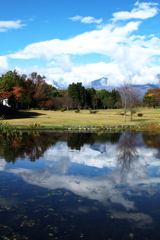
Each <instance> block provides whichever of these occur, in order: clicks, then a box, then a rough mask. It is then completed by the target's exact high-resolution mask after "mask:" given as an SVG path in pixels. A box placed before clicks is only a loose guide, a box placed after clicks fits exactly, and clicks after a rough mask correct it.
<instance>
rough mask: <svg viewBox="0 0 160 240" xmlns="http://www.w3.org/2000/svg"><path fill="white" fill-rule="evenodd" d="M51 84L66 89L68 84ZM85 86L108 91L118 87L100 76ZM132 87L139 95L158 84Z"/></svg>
mask: <svg viewBox="0 0 160 240" xmlns="http://www.w3.org/2000/svg"><path fill="white" fill-rule="evenodd" d="M53 85H54V86H55V87H56V88H57V89H61V90H62V89H67V88H68V86H65V85H63V82H62V83H61V84H58V83H57V82H53ZM83 86H84V87H85V88H92V87H93V88H94V89H95V90H101V89H106V90H108V91H112V90H113V89H116V90H118V88H119V87H115V86H109V85H108V78H105V77H102V78H100V79H96V80H94V81H91V82H90V83H88V84H86V85H85V84H83ZM133 86H134V88H137V90H138V91H139V92H140V95H144V94H145V93H146V92H147V91H148V90H149V89H151V88H158V85H156V84H151V83H146V84H142V85H141V84H135V85H133Z"/></svg>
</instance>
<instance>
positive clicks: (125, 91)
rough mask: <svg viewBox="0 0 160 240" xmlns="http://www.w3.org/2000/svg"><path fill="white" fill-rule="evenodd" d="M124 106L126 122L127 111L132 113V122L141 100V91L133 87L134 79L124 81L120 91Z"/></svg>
mask: <svg viewBox="0 0 160 240" xmlns="http://www.w3.org/2000/svg"><path fill="white" fill-rule="evenodd" d="M119 92H120V95H121V99H122V106H123V108H124V121H126V114H127V110H129V112H130V121H132V115H133V109H134V108H135V107H136V106H137V105H138V103H139V100H140V93H139V91H138V90H137V89H136V88H135V87H134V86H133V82H132V79H131V78H130V79H129V80H128V81H124V82H123V85H122V87H121V88H120V89H119Z"/></svg>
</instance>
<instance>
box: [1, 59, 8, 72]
mask: <svg viewBox="0 0 160 240" xmlns="http://www.w3.org/2000/svg"><path fill="white" fill-rule="evenodd" d="M8 69H9V66H8V60H7V57H5V56H0V74H3V73H5V72H6V71H7V70H8Z"/></svg>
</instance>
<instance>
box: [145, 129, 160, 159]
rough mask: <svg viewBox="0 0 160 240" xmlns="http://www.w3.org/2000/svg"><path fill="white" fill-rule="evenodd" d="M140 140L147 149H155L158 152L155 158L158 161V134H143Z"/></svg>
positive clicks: (159, 150)
mask: <svg viewBox="0 0 160 240" xmlns="http://www.w3.org/2000/svg"><path fill="white" fill-rule="evenodd" d="M142 139H143V141H144V143H145V144H146V145H147V147H150V148H155V149H157V150H158V152H157V154H156V158H158V159H160V134H157V133H144V134H143V135H142Z"/></svg>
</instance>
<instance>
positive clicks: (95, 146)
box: [0, 132, 160, 240]
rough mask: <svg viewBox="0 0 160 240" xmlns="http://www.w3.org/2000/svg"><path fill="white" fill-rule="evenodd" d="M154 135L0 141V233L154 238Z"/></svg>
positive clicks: (159, 165)
mask: <svg viewBox="0 0 160 240" xmlns="http://www.w3.org/2000/svg"><path fill="white" fill-rule="evenodd" d="M159 149H160V135H158V134H140V133H122V134H119V133H116V134H112V133H110V134H107V133H98V134H97V133H94V134H89V133H81V134H80V133H73V134H72V133H47V132H44V133H37V132H34V133H23V134H22V135H21V136H19V137H17V138H15V139H12V140H11V139H6V140H5V139H1V140H0V239H5V240H6V239H11V240H19V239H20V240H23V239H29V240H37V239H38V240H51V239H59V240H72V239H73V240H77V239H84V240H115V239H116V240H117V239H118V240H121V239H123V240H125V239H136V240H148V239H150V240H151V239H152V240H154V239H157V240H158V239H160V150H159Z"/></svg>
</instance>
